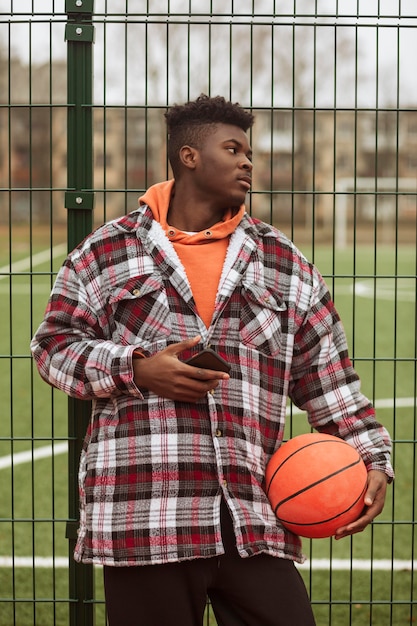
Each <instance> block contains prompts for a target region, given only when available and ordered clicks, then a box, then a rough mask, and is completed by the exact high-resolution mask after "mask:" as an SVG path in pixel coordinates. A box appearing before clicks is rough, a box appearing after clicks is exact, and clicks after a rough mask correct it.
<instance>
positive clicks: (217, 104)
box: [165, 94, 255, 177]
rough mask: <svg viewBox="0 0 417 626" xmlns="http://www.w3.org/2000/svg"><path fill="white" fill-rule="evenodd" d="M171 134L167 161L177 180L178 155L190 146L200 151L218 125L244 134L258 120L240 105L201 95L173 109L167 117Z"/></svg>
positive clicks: (169, 133) (178, 169)
mask: <svg viewBox="0 0 417 626" xmlns="http://www.w3.org/2000/svg"><path fill="white" fill-rule="evenodd" d="M165 119H166V123H167V130H168V159H169V162H170V164H171V167H172V171H173V174H174V176H175V177H177V176H178V174H179V172H180V165H181V164H180V158H179V153H180V150H181V148H182V147H183V146H185V145H188V146H191V147H192V148H196V149H197V150H199V149H201V146H202V145H203V143H204V140H205V139H206V137H207V136H208V135H209V134H210V133H211V132H213V130H215V127H216V125H217V124H231V125H232V126H238V127H239V128H241V129H242V130H243V131H244V132H246V131H247V130H248V129H249V128H251V127H252V125H253V123H254V121H255V118H254V116H253V115H252V113H250V112H249V111H246V110H245V109H243V108H242V107H241V106H240V104H239V103H237V102H236V103H232V102H229V101H227V100H225V99H224V98H223V97H222V96H215V97H213V98H211V97H209V96H206V95H205V94H201V95H200V96H199V97H198V98H197V99H196V100H192V101H190V102H186V103H185V104H182V105H178V104H176V105H174V106H173V107H171V108H170V109H169V110H168V111H167V112H166V113H165Z"/></svg>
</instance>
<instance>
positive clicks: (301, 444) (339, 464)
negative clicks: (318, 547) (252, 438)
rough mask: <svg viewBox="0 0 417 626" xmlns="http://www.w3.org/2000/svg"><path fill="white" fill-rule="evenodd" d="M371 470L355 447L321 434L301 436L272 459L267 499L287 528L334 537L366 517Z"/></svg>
mask: <svg viewBox="0 0 417 626" xmlns="http://www.w3.org/2000/svg"><path fill="white" fill-rule="evenodd" d="M366 484H367V470H366V467H365V464H364V462H363V460H362V458H361V457H360V456H359V454H358V452H357V450H356V449H355V448H353V447H352V446H351V445H350V444H348V443H346V441H343V439H339V438H338V437H333V436H332V435H322V434H320V433H310V434H306V435H299V436H298V437H294V438H293V439H290V440H289V441H288V442H287V443H285V444H283V445H282V446H281V447H280V448H279V450H277V452H275V454H273V456H272V457H271V459H270V461H269V463H268V465H267V468H266V473H265V485H266V494H267V496H268V498H269V501H270V503H271V506H272V509H273V511H274V512H275V515H276V516H277V517H278V519H279V520H280V522H281V523H282V525H283V526H285V527H286V528H287V529H288V530H291V531H292V532H293V533H296V534H297V535H301V536H302V537H314V538H318V537H331V536H332V535H334V533H335V531H336V530H337V529H338V528H340V527H341V526H344V525H345V524H349V523H350V522H353V521H354V520H356V519H358V517H360V514H361V512H362V510H363V508H364V496H365V492H366Z"/></svg>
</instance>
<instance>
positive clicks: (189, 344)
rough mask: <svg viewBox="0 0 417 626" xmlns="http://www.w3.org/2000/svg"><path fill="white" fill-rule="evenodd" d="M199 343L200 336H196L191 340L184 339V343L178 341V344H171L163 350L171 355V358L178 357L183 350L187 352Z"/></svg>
mask: <svg viewBox="0 0 417 626" xmlns="http://www.w3.org/2000/svg"><path fill="white" fill-rule="evenodd" d="M200 341H201V335H196V336H195V337H192V338H191V339H184V341H179V342H178V343H172V344H171V345H170V346H168V347H167V348H165V350H166V352H167V353H168V354H172V356H179V355H180V354H181V353H182V352H184V351H185V350H189V349H190V348H194V346H196V345H197V344H198V343H199V342H200Z"/></svg>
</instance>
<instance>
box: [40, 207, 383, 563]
mask: <svg viewBox="0 0 417 626" xmlns="http://www.w3.org/2000/svg"><path fill="white" fill-rule="evenodd" d="M206 245H207V244H206ZM203 264H204V256H202V280H204V272H205V271H209V268H204V265H203ZM197 334H200V335H201V336H202V344H203V345H211V346H212V347H213V348H215V349H216V350H217V351H218V352H219V354H220V355H221V356H223V357H224V358H226V359H227V361H228V362H229V363H230V364H231V365H232V370H231V378H230V380H228V381H225V382H222V383H221V385H220V386H219V388H218V389H216V391H215V392H214V394H213V395H211V394H207V398H206V399H204V400H203V401H200V402H199V403H197V404H187V403H176V402H173V401H171V400H167V399H164V398H160V397H157V396H155V395H154V394H152V393H150V392H148V391H144V390H141V389H139V388H138V387H137V386H136V385H135V383H134V382H133V370H132V353H133V351H134V350H135V348H140V349H141V350H142V352H143V353H144V354H145V355H150V354H153V353H155V352H156V351H158V350H161V349H163V348H165V347H166V346H167V345H169V344H172V343H175V342H178V341H181V340H183V339H186V338H190V337H193V336H195V335H197ZM31 347H32V351H33V355H34V358H35V359H36V363H37V366H38V368H39V372H40V374H41V376H42V377H43V378H44V379H45V380H46V381H47V382H48V383H50V384H51V385H54V386H55V387H57V388H59V389H61V390H62V391H64V392H65V393H67V394H69V395H71V396H73V397H76V398H81V399H86V400H90V399H91V400H92V401H93V410H92V416H91V423H90V426H89V428H88V432H87V434H86V438H85V445H84V450H83V453H82V457H81V462H80V474H79V487H80V497H81V520H80V529H79V539H78V544H77V548H76V554H75V557H76V559H77V560H79V561H83V562H86V563H91V562H93V563H103V564H106V565H121V566H122V565H139V564H148V563H167V562H172V561H178V560H183V559H192V558H196V557H210V556H214V555H218V554H221V553H222V551H223V548H222V543H221V534H220V513H219V512H220V500H221V496H222V494H223V496H224V497H225V499H226V501H227V503H228V506H229V508H230V511H231V513H232V516H233V519H234V526H235V533H236V541H237V547H238V550H239V552H240V554H241V556H242V557H246V556H251V555H253V554H255V553H258V552H267V553H269V554H272V555H275V556H279V557H284V558H291V559H295V560H301V559H302V555H301V552H300V549H301V546H300V540H299V538H298V537H296V536H295V535H292V534H291V533H289V532H287V531H285V530H284V529H283V528H282V527H281V526H280V525H279V523H278V522H277V520H276V518H275V516H274V514H273V512H272V510H271V508H270V506H269V504H268V501H267V499H266V496H265V493H264V490H263V479H264V470H265V466H266V463H267V462H268V460H269V458H270V457H271V455H272V454H273V452H274V451H275V450H276V449H277V448H278V447H279V445H280V443H281V441H282V437H283V430H284V423H285V413H286V404H287V398H288V397H289V398H291V399H292V401H293V402H294V403H295V404H296V405H297V406H298V407H300V408H301V409H304V410H306V411H307V413H308V418H309V421H310V424H311V425H312V426H313V427H314V428H316V429H318V430H320V431H322V432H326V433H331V434H334V435H338V436H340V437H342V438H343V439H345V440H347V441H349V442H350V443H351V444H352V445H354V446H355V447H356V448H357V449H358V450H359V452H360V454H361V455H362V457H363V459H364V461H365V462H366V464H367V466H368V468H369V469H381V470H383V471H385V472H386V473H387V474H388V476H389V477H392V468H391V465H390V461H389V453H390V438H389V435H388V433H387V431H386V430H385V429H384V428H383V427H382V426H381V425H380V424H378V423H377V421H376V420H375V415H374V410H373V408H372V407H371V405H370V403H369V401H368V400H367V399H366V398H365V397H364V396H363V395H362V394H361V392H360V388H359V380H358V377H357V375H356V373H355V371H354V370H353V368H352V365H351V363H350V361H349V357H348V353H347V346H346V339H345V334H344V331H343V328H342V324H341V322H340V319H339V317H338V314H337V312H336V310H335V308H334V306H333V303H332V301H331V298H330V295H329V292H328V289H327V287H326V285H325V283H324V281H323V279H322V277H321V276H320V274H319V273H318V271H317V270H316V268H315V267H314V266H312V265H311V264H310V263H308V262H307V260H306V259H305V258H304V257H303V255H302V254H301V253H300V252H299V251H298V250H297V249H296V248H295V247H294V245H293V244H292V243H291V242H290V241H289V240H288V239H287V238H286V237H285V236H284V235H283V234H282V233H280V232H279V231H277V230H275V229H274V228H272V227H271V226H269V225H267V224H264V223H262V222H260V221H258V220H255V219H252V218H250V217H249V216H248V215H245V216H244V217H243V219H242V221H241V223H240V225H239V226H238V228H237V229H236V231H235V232H234V233H233V235H232V237H231V240H230V245H229V248H228V253H227V257H226V260H225V265H224V269H223V275H222V278H221V281H220V284H219V290H218V294H217V300H216V307H215V312H214V315H213V319H212V323H211V326H210V327H209V328H208V329H207V328H206V327H205V325H204V324H203V322H202V320H201V319H200V318H199V316H198V314H197V311H196V308H195V304H194V301H193V297H192V293H191V291H190V287H189V283H188V281H187V277H186V274H185V271H184V268H183V267H182V265H181V263H180V261H179V259H178V257H177V255H176V254H175V251H174V249H173V247H172V245H171V243H170V242H169V241H168V239H167V237H166V236H165V233H164V232H163V230H162V228H161V226H160V225H159V224H158V223H157V222H156V221H155V220H154V219H153V217H152V213H151V211H150V209H149V207H146V206H145V207H142V208H140V209H138V210H137V211H134V212H133V213H131V214H129V215H128V216H124V217H122V218H121V219H118V220H115V221H113V222H110V223H108V224H106V225H104V226H102V227H101V228H99V229H98V230H96V231H95V232H94V233H93V234H92V235H90V236H89V237H87V239H86V240H85V241H84V242H83V243H82V244H81V245H80V246H79V247H78V248H77V249H76V250H74V251H73V252H72V253H71V254H70V255H69V256H68V258H67V260H66V261H65V263H64V265H63V267H62V269H61V270H60V272H59V275H58V277H57V280H56V283H55V286H54V288H53V291H52V294H51V297H50V300H49V303H48V306H47V310H46V314H45V319H44V321H43V323H42V324H41V326H40V327H39V329H38V331H37V333H36V335H35V337H34V339H33V341H32V346H31ZM187 356H191V355H187V354H184V358H186V357H187Z"/></svg>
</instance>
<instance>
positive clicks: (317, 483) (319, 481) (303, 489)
mask: <svg viewBox="0 0 417 626" xmlns="http://www.w3.org/2000/svg"><path fill="white" fill-rule="evenodd" d="M360 462H361V458H359V459H358V460H357V461H355V462H354V463H350V464H349V465H345V466H344V467H342V468H340V469H338V470H337V471H336V472H333V473H332V474H327V476H325V477H324V478H320V480H316V482H314V483H311V484H310V485H308V487H307V488H306V487H303V488H302V489H299V490H298V491H296V492H295V493H292V494H291V495H290V496H287V497H286V498H284V499H283V500H281V501H280V502H278V504H277V505H276V507H275V509H274V513H275V514H276V512H277V509H278V507H279V506H281V505H282V504H285V502H288V500H291V499H292V498H295V497H296V496H298V495H300V493H304V491H307V489H311V488H312V487H315V486H316V485H319V484H320V483H323V482H326V480H329V478H333V476H337V475H338V474H340V473H341V472H344V471H345V470H347V469H350V468H351V467H355V465H357V464H358V463H360ZM271 482H272V481H271ZM270 484H271V483H270Z"/></svg>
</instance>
